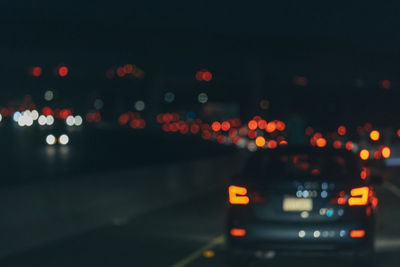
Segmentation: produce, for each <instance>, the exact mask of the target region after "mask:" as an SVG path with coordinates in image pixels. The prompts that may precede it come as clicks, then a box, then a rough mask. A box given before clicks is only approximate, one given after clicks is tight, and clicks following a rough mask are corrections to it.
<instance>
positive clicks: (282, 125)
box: [276, 121, 286, 132]
mask: <svg viewBox="0 0 400 267" xmlns="http://www.w3.org/2000/svg"><path fill="white" fill-rule="evenodd" d="M285 128H286V124H285V123H284V122H283V121H277V122H276V129H277V130H278V131H281V132H282V131H284V130H285Z"/></svg>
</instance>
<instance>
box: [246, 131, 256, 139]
mask: <svg viewBox="0 0 400 267" xmlns="http://www.w3.org/2000/svg"><path fill="white" fill-rule="evenodd" d="M247 136H248V137H249V138H250V139H254V138H256V137H257V132H256V131H253V130H251V131H249V132H248V133H247Z"/></svg>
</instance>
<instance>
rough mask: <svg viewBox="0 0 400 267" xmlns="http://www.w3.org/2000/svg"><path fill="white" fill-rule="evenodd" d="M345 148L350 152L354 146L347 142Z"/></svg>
mask: <svg viewBox="0 0 400 267" xmlns="http://www.w3.org/2000/svg"><path fill="white" fill-rule="evenodd" d="M345 146H346V149H347V150H352V149H353V147H354V144H353V142H351V141H347V142H346V145H345Z"/></svg>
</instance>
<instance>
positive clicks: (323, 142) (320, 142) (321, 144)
mask: <svg viewBox="0 0 400 267" xmlns="http://www.w3.org/2000/svg"><path fill="white" fill-rule="evenodd" d="M317 146H318V147H325V146H326V139H325V138H322V137H321V138H318V139H317Z"/></svg>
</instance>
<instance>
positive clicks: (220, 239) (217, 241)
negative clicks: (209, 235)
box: [172, 235, 225, 267]
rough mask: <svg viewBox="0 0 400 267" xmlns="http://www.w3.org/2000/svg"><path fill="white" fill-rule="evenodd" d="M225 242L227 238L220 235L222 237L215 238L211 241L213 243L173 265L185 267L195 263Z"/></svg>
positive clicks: (173, 266)
mask: <svg viewBox="0 0 400 267" xmlns="http://www.w3.org/2000/svg"><path fill="white" fill-rule="evenodd" d="M224 242H225V236H224V235H220V236H218V237H216V238H214V239H213V240H211V242H210V243H208V244H207V245H205V246H203V247H201V248H199V249H198V250H196V251H194V252H193V253H192V254H190V255H189V256H187V257H185V258H183V259H182V260H180V261H178V262H177V263H175V264H174V265H172V267H184V266H186V265H188V264H189V263H191V262H193V261H194V260H196V259H197V258H199V257H200V256H201V255H202V254H203V252H204V251H206V250H210V249H212V248H214V247H216V246H218V245H220V244H222V243H224Z"/></svg>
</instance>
